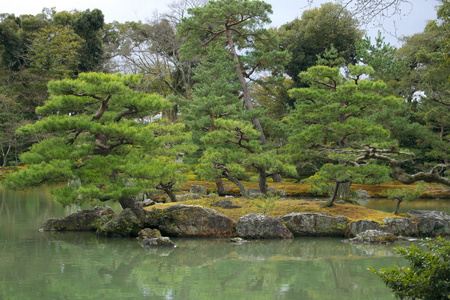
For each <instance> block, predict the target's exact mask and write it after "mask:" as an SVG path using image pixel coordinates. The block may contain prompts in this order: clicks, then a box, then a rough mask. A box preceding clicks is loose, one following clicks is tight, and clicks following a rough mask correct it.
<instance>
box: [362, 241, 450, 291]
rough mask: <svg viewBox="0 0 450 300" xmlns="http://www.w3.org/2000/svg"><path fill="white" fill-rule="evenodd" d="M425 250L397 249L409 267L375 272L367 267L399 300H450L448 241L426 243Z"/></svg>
mask: <svg viewBox="0 0 450 300" xmlns="http://www.w3.org/2000/svg"><path fill="white" fill-rule="evenodd" d="M426 248H427V250H420V249H418V248H417V247H416V246H414V245H411V246H409V247H407V248H402V247H397V248H396V249H397V252H398V253H399V254H400V255H401V256H403V257H404V258H406V259H407V260H408V261H409V263H410V264H411V266H410V267H409V268H405V267H399V266H395V267H394V268H387V269H381V270H379V271H376V270H374V269H373V268H370V267H369V268H368V269H369V270H370V271H372V272H373V273H375V274H377V275H378V276H380V277H381V280H383V282H384V283H385V284H386V285H387V286H388V287H389V288H390V289H391V290H392V291H393V292H394V293H395V296H396V297H397V298H400V299H423V300H427V299H428V300H431V299H433V300H437V299H450V241H446V240H444V239H443V238H438V240H437V241H434V242H429V243H427V244H426Z"/></svg>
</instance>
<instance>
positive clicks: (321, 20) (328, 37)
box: [277, 3, 362, 87]
mask: <svg viewBox="0 0 450 300" xmlns="http://www.w3.org/2000/svg"><path fill="white" fill-rule="evenodd" d="M277 33H278V35H279V37H280V46H281V49H283V50H286V51H289V52H291V53H292V59H291V60H290V61H289V63H288V64H287V65H286V72H287V73H288V75H289V76H291V78H292V79H293V80H294V81H295V86H297V87H299V86H304V85H305V83H304V82H302V81H301V80H300V78H299V77H298V74H299V73H300V72H302V71H306V70H307V69H308V68H309V67H312V66H314V65H316V64H317V56H318V55H322V54H323V53H324V52H325V50H326V49H329V48H330V47H331V45H334V47H335V48H336V50H337V52H338V53H339V56H340V57H342V58H344V60H345V61H346V62H347V63H354V62H355V44H356V42H357V41H359V40H360V39H361V37H362V31H361V30H360V29H359V28H358V21H357V20H356V19H355V18H354V17H353V16H352V14H351V13H350V12H349V11H348V10H346V9H345V8H344V7H343V6H342V5H340V4H333V3H325V4H323V5H322V6H321V7H320V8H315V9H311V10H307V11H305V12H304V13H303V15H302V17H301V19H295V20H293V21H291V22H289V23H286V24H284V25H283V26H281V27H280V28H279V29H278V32H277Z"/></svg>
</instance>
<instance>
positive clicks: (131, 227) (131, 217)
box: [97, 208, 144, 237]
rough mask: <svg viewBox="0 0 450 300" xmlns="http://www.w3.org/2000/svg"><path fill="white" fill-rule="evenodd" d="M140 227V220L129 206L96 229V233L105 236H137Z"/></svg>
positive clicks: (141, 226) (141, 225)
mask: <svg viewBox="0 0 450 300" xmlns="http://www.w3.org/2000/svg"><path fill="white" fill-rule="evenodd" d="M142 228H144V224H143V223H142V221H141V220H139V218H138V217H137V216H136V214H135V213H134V212H133V211H132V210H131V209H130V208H126V209H124V210H122V211H121V212H120V214H118V215H116V216H114V217H113V218H112V219H111V220H109V221H108V222H107V223H105V224H104V225H103V226H101V227H100V228H99V229H97V234H98V235H101V236H106V237H127V236H138V233H139V231H141V229H142Z"/></svg>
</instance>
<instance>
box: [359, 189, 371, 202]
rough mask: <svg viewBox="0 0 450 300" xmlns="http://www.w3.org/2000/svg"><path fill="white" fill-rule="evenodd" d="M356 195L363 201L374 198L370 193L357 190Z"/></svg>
mask: <svg viewBox="0 0 450 300" xmlns="http://www.w3.org/2000/svg"><path fill="white" fill-rule="evenodd" d="M356 193H357V194H358V197H359V199H361V200H367V199H370V198H372V197H370V195H369V193H368V192H367V191H366V190H357V191H356Z"/></svg>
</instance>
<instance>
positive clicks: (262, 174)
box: [258, 169, 267, 195]
mask: <svg viewBox="0 0 450 300" xmlns="http://www.w3.org/2000/svg"><path fill="white" fill-rule="evenodd" d="M258 171H259V176H258V185H259V190H260V191H261V193H263V194H264V195H267V173H266V171H265V170H264V169H259V170H258Z"/></svg>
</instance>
